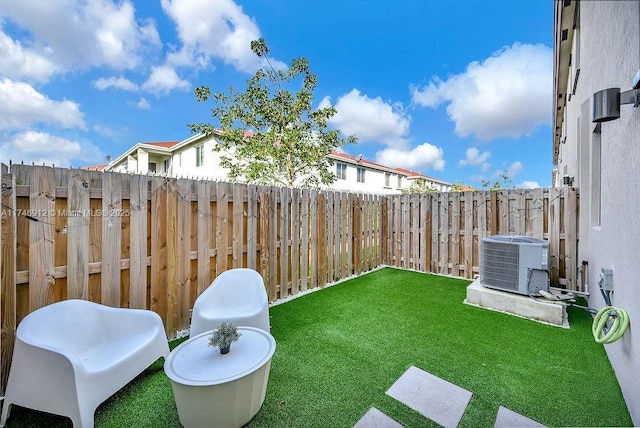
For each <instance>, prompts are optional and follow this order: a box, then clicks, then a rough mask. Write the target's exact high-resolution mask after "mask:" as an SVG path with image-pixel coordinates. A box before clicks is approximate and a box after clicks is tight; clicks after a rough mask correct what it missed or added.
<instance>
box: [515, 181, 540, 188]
mask: <svg viewBox="0 0 640 428" xmlns="http://www.w3.org/2000/svg"><path fill="white" fill-rule="evenodd" d="M539 187H540V184H538V182H537V181H527V180H525V181H523V182H522V183H520V184H517V185H516V188H518V189H538V188H539Z"/></svg>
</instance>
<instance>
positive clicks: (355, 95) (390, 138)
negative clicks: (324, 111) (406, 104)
mask: <svg viewBox="0 0 640 428" xmlns="http://www.w3.org/2000/svg"><path fill="white" fill-rule="evenodd" d="M328 105H330V99H329V98H328V97H325V98H324V99H323V100H322V101H321V102H320V107H324V106H328ZM334 107H335V109H336V111H337V113H336V115H335V116H333V117H332V118H331V119H330V120H329V123H330V124H331V125H333V126H335V127H336V128H338V129H340V130H341V131H342V133H343V134H345V135H351V134H354V135H355V136H356V137H358V139H359V140H360V141H363V142H366V141H371V142H379V143H382V144H385V145H387V146H389V147H394V148H396V149H404V148H406V147H407V140H406V137H407V134H408V133H409V126H410V123H411V120H410V118H409V116H408V115H406V114H405V112H404V111H403V110H402V107H400V106H399V105H398V104H390V103H387V102H385V101H383V100H382V98H380V97H377V98H369V97H368V96H366V95H364V94H361V93H360V91H358V90H357V89H352V90H351V92H349V93H347V94H344V95H342V96H341V97H339V98H338V102H337V103H336V104H335V105H334Z"/></svg>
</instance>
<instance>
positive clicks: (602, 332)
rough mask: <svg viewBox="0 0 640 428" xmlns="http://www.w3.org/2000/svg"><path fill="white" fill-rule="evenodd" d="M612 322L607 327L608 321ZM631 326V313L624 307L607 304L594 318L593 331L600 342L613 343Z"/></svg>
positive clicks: (594, 336)
mask: <svg viewBox="0 0 640 428" xmlns="http://www.w3.org/2000/svg"><path fill="white" fill-rule="evenodd" d="M611 321H612V323H611V324H610V325H609V327H608V328H605V326H607V324H608V323H610V322H611ZM628 327H629V314H628V313H627V311H625V310H624V309H620V308H616V307H613V306H605V307H604V308H602V309H600V311H599V312H598V314H597V315H596V317H595V318H594V319H593V324H592V326H591V331H592V332H593V338H594V339H595V340H596V342H598V343H613V342H615V341H616V340H618V339H620V338H621V337H622V335H623V334H624V333H625V331H627V328H628Z"/></svg>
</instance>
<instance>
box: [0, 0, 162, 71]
mask: <svg viewBox="0 0 640 428" xmlns="http://www.w3.org/2000/svg"><path fill="white" fill-rule="evenodd" d="M0 15H2V16H3V18H5V19H7V20H9V21H11V22H13V23H15V24H16V25H17V26H19V27H21V28H22V29H23V30H26V32H28V34H29V35H30V36H31V37H32V40H31V43H30V46H29V48H28V49H27V50H25V49H24V48H22V49H15V43H14V49H13V50H12V51H11V52H10V53H11V55H10V57H9V58H4V59H1V60H0V63H3V64H10V63H16V62H17V63H20V62H22V63H23V65H22V68H28V63H29V61H31V63H33V60H34V58H47V59H48V60H49V61H51V64H50V67H52V68H53V69H55V70H60V71H65V70H71V69H75V68H84V67H91V66H101V65H106V66H109V67H112V68H115V69H134V68H137V67H139V66H140V65H142V64H144V62H143V58H145V56H146V55H147V54H148V53H150V52H152V51H155V50H156V49H159V48H160V47H161V43H160V37H159V35H158V32H157V29H156V27H155V23H154V22H153V21H146V22H143V23H139V22H138V21H137V20H136V18H135V9H134V6H133V4H132V2H131V1H128V0H122V1H115V0H113V1H112V0H92V1H81V2H78V1H70V0H67V1H49V0H30V1H4V2H1V3H0ZM5 44H6V41H5ZM39 66H40V67H44V64H42V63H40V65H39ZM28 76H29V72H28V69H27V71H26V72H25V77H28Z"/></svg>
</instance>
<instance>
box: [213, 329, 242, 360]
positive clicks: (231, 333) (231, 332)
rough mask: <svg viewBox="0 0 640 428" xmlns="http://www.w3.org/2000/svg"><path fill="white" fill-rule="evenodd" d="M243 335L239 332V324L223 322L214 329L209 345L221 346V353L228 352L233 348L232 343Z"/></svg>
mask: <svg viewBox="0 0 640 428" xmlns="http://www.w3.org/2000/svg"><path fill="white" fill-rule="evenodd" d="M240 336H242V334H241V333H238V326H237V325H235V324H231V323H228V322H223V323H222V324H220V325H219V326H218V328H216V329H215V330H213V332H212V333H211V336H210V337H209V346H215V347H216V348H220V353H221V354H226V353H228V352H229V349H230V348H231V343H233V342H235V341H237V340H238V339H240Z"/></svg>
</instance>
